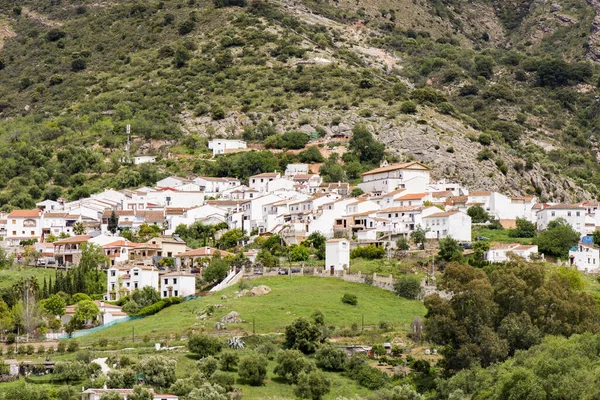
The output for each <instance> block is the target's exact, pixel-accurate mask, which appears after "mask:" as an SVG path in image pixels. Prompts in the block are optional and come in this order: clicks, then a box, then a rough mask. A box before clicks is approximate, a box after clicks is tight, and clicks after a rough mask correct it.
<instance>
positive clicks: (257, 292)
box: [248, 285, 271, 297]
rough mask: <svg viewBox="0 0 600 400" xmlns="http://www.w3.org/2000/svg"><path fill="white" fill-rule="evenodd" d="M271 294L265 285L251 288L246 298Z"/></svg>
mask: <svg viewBox="0 0 600 400" xmlns="http://www.w3.org/2000/svg"><path fill="white" fill-rule="evenodd" d="M270 292H271V288H270V287H268V286H265V285H260V286H256V287H253V288H252V290H250V293H248V296H250V297H257V296H264V295H265V294H268V293H270Z"/></svg>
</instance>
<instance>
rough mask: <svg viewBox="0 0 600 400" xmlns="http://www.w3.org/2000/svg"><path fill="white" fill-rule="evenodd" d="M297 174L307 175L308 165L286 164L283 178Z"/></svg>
mask: <svg viewBox="0 0 600 400" xmlns="http://www.w3.org/2000/svg"><path fill="white" fill-rule="evenodd" d="M297 174H305V175H306V174H308V164H288V165H287V167H286V168H285V174H284V175H285V176H288V177H290V178H291V177H292V176H294V175H297Z"/></svg>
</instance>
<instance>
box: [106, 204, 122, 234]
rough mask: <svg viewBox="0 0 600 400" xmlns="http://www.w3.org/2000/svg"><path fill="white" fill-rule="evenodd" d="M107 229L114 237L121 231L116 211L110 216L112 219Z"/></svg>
mask: <svg viewBox="0 0 600 400" xmlns="http://www.w3.org/2000/svg"><path fill="white" fill-rule="evenodd" d="M107 229H108V231H109V232H111V233H112V234H113V235H114V234H115V233H117V229H119V219H118V218H117V214H116V213H115V210H113V212H112V213H111V214H110V218H109V219H108V226H107Z"/></svg>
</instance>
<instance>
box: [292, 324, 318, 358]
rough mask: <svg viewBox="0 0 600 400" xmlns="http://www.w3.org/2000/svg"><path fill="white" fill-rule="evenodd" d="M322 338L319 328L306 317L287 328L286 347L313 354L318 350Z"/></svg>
mask: <svg viewBox="0 0 600 400" xmlns="http://www.w3.org/2000/svg"><path fill="white" fill-rule="evenodd" d="M320 336H321V331H320V330H319V327H317V326H316V325H314V324H313V323H312V322H310V321H309V320H308V319H307V318H304V317H300V318H298V319H296V320H294V321H293V322H292V323H291V324H290V325H288V326H286V328H285V344H286V347H287V348H289V349H297V350H300V351H301V352H303V353H304V354H311V353H314V352H315V351H316V350H317V346H318V340H319V338H320Z"/></svg>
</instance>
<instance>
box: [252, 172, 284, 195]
mask: <svg viewBox="0 0 600 400" xmlns="http://www.w3.org/2000/svg"><path fill="white" fill-rule="evenodd" d="M279 178H281V174H280V173H279V172H264V173H262V174H258V175H252V176H251V177H250V178H248V185H249V186H250V188H251V189H254V190H257V191H259V192H266V191H267V185H268V183H269V182H271V181H274V180H276V179H279Z"/></svg>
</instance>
